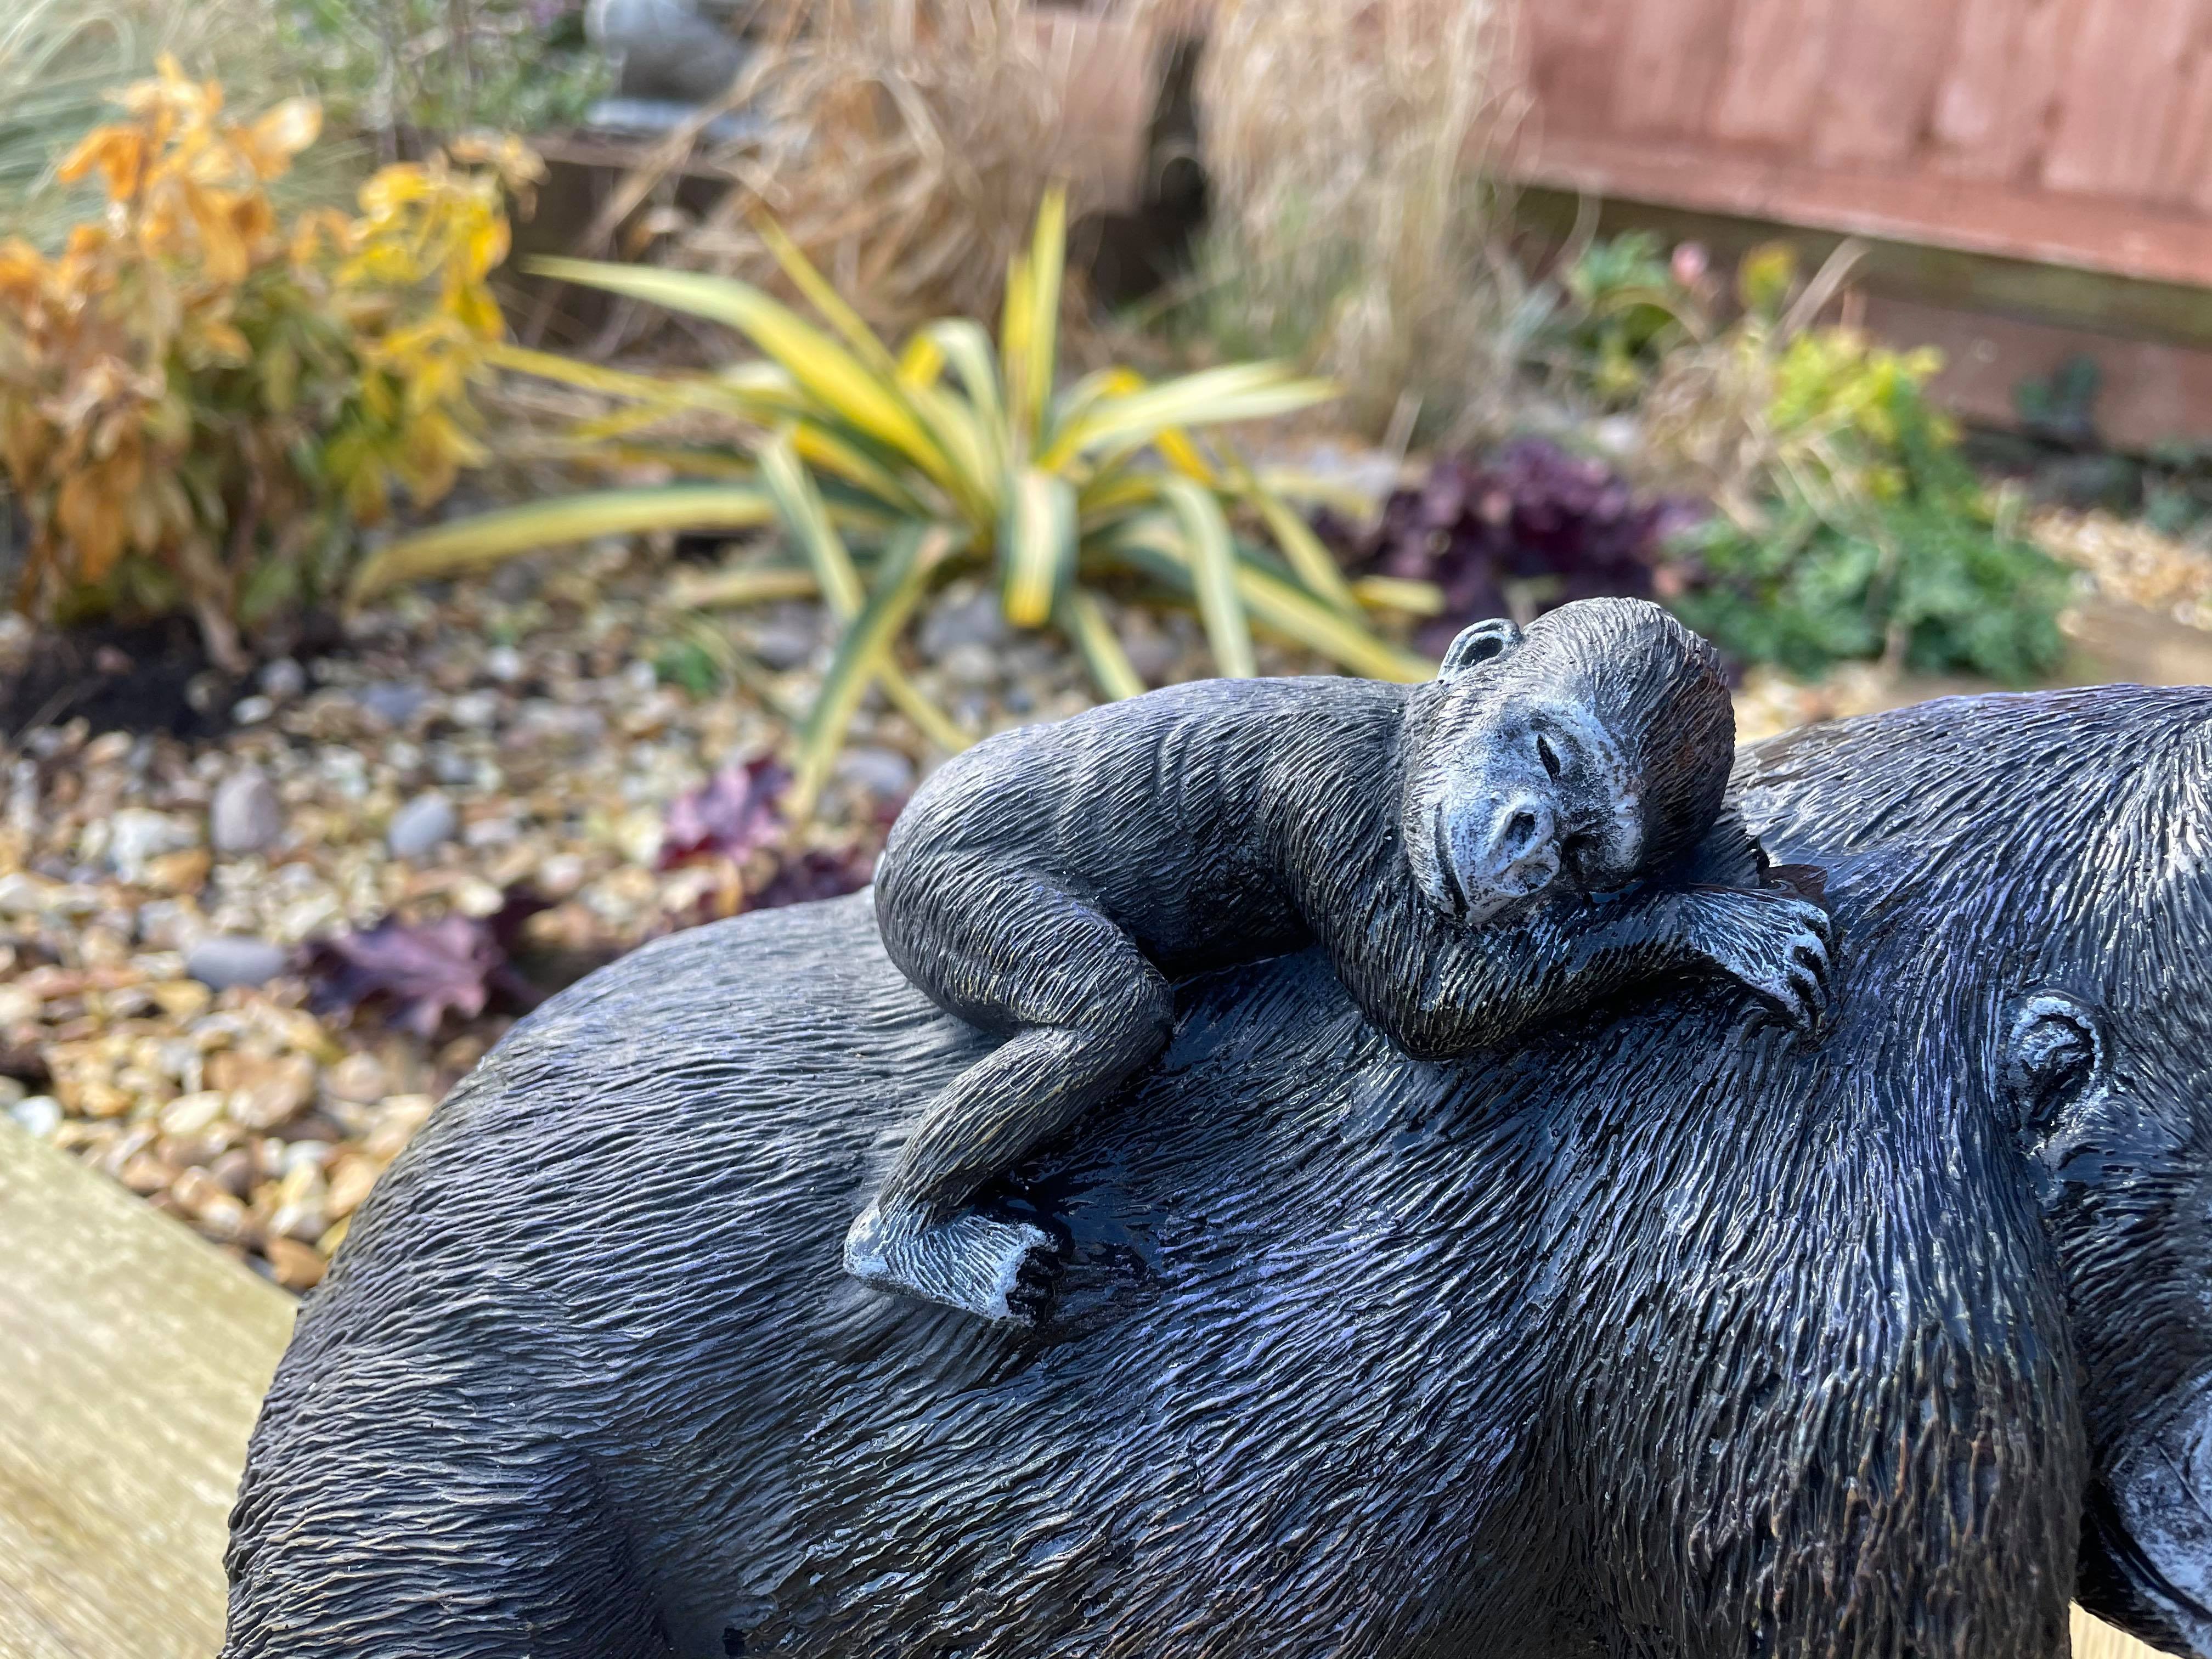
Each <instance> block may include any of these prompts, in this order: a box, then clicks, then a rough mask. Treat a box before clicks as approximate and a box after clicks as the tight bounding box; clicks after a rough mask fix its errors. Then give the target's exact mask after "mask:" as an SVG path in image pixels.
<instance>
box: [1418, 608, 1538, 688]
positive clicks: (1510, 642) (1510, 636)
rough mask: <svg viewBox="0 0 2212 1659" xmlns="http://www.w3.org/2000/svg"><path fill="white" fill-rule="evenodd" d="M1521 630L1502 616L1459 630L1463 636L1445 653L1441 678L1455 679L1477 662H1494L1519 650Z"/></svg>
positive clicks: (1438, 676)
mask: <svg viewBox="0 0 2212 1659" xmlns="http://www.w3.org/2000/svg"><path fill="white" fill-rule="evenodd" d="M1520 645H1521V630H1520V629H1518V628H1516V626H1514V624H1513V623H1510V622H1508V621H1507V620H1506V619H1505V618H1504V617H1492V618H1491V619H1490V620H1489V621H1488V622H1479V623H1475V624H1474V626H1473V627H1471V628H1464V629H1461V630H1460V635H1459V637H1458V638H1457V639H1455V640H1454V641H1452V642H1451V648H1450V649H1449V650H1448V651H1446V652H1445V653H1444V660H1443V666H1442V667H1441V668H1439V669H1437V678H1438V679H1440V680H1455V679H1457V678H1459V677H1460V676H1461V675H1462V674H1464V673H1466V672H1467V671H1468V669H1470V668H1472V667H1474V665H1476V664H1477V663H1484V662H1495V661H1496V660H1497V659H1498V658H1500V657H1504V656H1510V654H1511V653H1513V652H1515V651H1516V650H1517V649H1519V647H1520Z"/></svg>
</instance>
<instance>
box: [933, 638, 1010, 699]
mask: <svg viewBox="0 0 2212 1659" xmlns="http://www.w3.org/2000/svg"><path fill="white" fill-rule="evenodd" d="M938 665H939V667H941V668H942V669H943V670H944V671H945V678H946V679H948V680H950V681H951V682H952V684H955V685H963V686H969V687H973V688H974V689H975V690H984V689H985V688H987V687H989V686H994V685H996V684H998V683H999V659H998V655H997V653H994V651H992V649H991V648H990V647H988V646H983V645H956V646H954V647H952V648H951V650H949V651H947V652H945V654H944V655H943V656H941V657H939V659H938Z"/></svg>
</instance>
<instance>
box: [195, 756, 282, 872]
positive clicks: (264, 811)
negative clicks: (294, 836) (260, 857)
mask: <svg viewBox="0 0 2212 1659" xmlns="http://www.w3.org/2000/svg"><path fill="white" fill-rule="evenodd" d="M283 833H284V806H283V802H281V801H279V800H278V799H276V785H274V784H273V783H271V782H270V781H269V775H268V774H267V773H265V772H264V771H263V770H262V769H260V768H259V767H258V766H246V767H240V769H238V770H237V771H235V772H234V773H232V774H231V775H229V776H228V777H227V778H225V779H224V780H223V781H222V783H221V784H220V785H218V786H217V787H216V792H215V799H213V800H212V801H210V803H209V804H208V838H209V839H210V841H212V842H214V843H215V850H216V852H218V853H227V854H239V853H258V852H260V851H261V850H262V849H264V848H267V847H269V846H270V845H272V844H273V843H274V842H275V841H276V837H277V836H281V835H283Z"/></svg>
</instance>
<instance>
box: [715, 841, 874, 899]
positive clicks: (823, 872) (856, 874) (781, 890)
mask: <svg viewBox="0 0 2212 1659" xmlns="http://www.w3.org/2000/svg"><path fill="white" fill-rule="evenodd" d="M874 875H875V860H873V859H872V858H870V857H869V856H868V855H867V854H866V853H861V852H854V853H850V854H843V855H840V854H836V853H829V852H824V851H823V850H822V849H821V848H811V849H810V850H809V851H808V852H806V853H805V854H803V855H801V856H800V857H798V858H787V859H786V860H784V861H783V867H782V868H781V869H780V870H778V871H777V872H775V877H774V878H772V879H771V880H770V881H769V884H768V885H767V886H765V887H763V888H762V889H761V890H760V891H758V892H757V893H748V894H747V895H746V896H745V908H746V909H748V910H773V909H775V908H777V907H778V906H779V905H785V904H805V903H807V902H810V901H811V900H814V899H827V898H842V897H843V896H845V895H846V894H848V893H857V892H859V891H860V889H862V888H863V887H866V885H867V884H868V883H869V881H870V879H871V878H872V877H873V876H874Z"/></svg>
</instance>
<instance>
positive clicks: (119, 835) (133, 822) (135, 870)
mask: <svg viewBox="0 0 2212 1659" xmlns="http://www.w3.org/2000/svg"><path fill="white" fill-rule="evenodd" d="M99 822H100V820H97V819H95V820H94V824H95V825H97V824H98V823H99ZM106 826H107V836H106V842H107V845H106V848H105V852H104V856H105V858H106V861H107V866H108V867H109V868H110V869H112V870H113V871H114V872H115V873H116V874H117V875H118V877H120V878H122V879H123V880H125V881H128V882H136V881H140V880H143V878H144V877H145V874H146V866H148V864H149V863H150V862H152V860H155V859H157V858H160V857H161V855H162V854H167V853H178V852H182V851H183V850H184V849H185V848H189V847H197V845H199V839H200V831H199V826H198V825H197V824H196V823H193V822H192V821H191V819H190V818H187V817H181V816H178V815H173V814H170V813H167V812H149V811H144V810H143V809H142V808H137V807H125V809H124V810H122V811H118V812H115V813H112V814H110V815H109V817H107V818H106Z"/></svg>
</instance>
